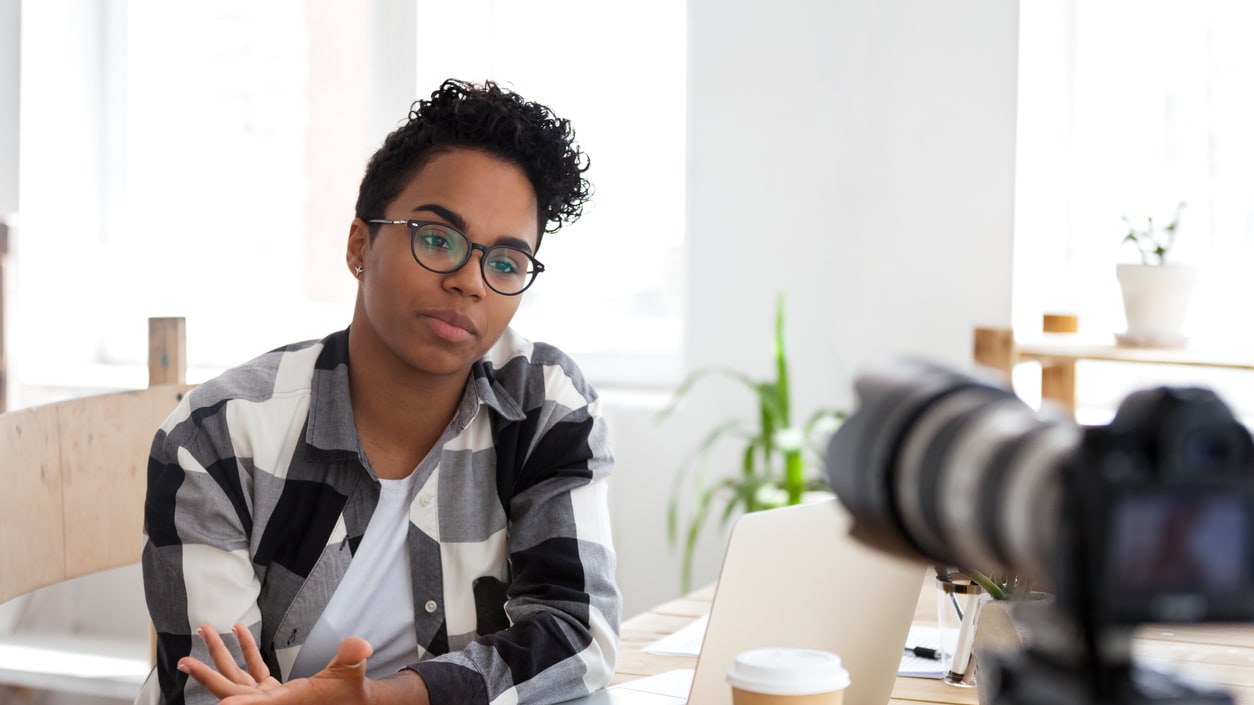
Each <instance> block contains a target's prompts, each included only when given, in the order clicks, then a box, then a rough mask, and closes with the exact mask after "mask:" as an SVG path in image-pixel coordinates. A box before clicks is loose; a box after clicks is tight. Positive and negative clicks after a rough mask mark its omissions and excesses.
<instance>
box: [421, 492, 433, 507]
mask: <svg viewBox="0 0 1254 705" xmlns="http://www.w3.org/2000/svg"><path fill="white" fill-rule="evenodd" d="M418 504H419V505H420V506H423V507H425V506H427V505H429V504H431V495H429V494H424V495H423V496H421V497H419V498H418Z"/></svg>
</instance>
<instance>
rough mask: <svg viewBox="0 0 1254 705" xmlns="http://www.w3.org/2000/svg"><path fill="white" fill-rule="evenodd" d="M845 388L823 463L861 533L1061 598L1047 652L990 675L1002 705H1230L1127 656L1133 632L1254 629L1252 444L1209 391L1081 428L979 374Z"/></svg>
mask: <svg viewBox="0 0 1254 705" xmlns="http://www.w3.org/2000/svg"><path fill="white" fill-rule="evenodd" d="M855 390H856V392H857V394H858V400H859V407H858V409H857V410H856V411H855V413H854V414H852V415H851V416H850V417H849V419H847V420H846V422H845V423H844V424H843V425H842V426H841V427H840V429H838V430H837V432H836V434H835V435H834V436H833V437H832V440H831V442H830V445H829V448H828V454H827V459H826V462H827V471H828V479H829V482H830V485H831V487H832V489H833V490H834V491H835V493H836V495H837V497H838V498H839V500H840V501H841V503H842V504H843V505H844V506H845V507H846V508H848V509H849V511H850V513H851V514H852V516H853V518H854V526H853V530H852V531H853V535H854V536H855V537H856V538H858V539H859V540H861V541H862V542H864V543H866V544H868V545H870V546H872V547H874V548H878V549H881V550H884V551H887V552H890V553H894V554H897V555H901V556H906V557H914V558H918V559H924V560H927V561H930V562H932V563H935V564H939V565H944V566H952V567H958V568H965V569H974V570H979V571H981V572H983V573H986V574H988V573H996V574H1018V575H1022V576H1025V577H1027V578H1029V579H1031V580H1033V581H1034V582H1036V583H1037V584H1038V585H1042V586H1044V587H1046V589H1048V590H1049V591H1050V592H1053V593H1054V602H1053V605H1052V606H1051V607H1050V608H1049V609H1050V610H1051V611H1052V614H1053V615H1054V617H1053V618H1052V621H1053V622H1057V623H1061V624H1063V625H1064V626H1062V627H1058V628H1057V632H1058V633H1055V634H1054V635H1053V638H1052V640H1051V643H1052V646H1051V647H1049V648H1046V649H1033V648H1031V647H1029V649H1027V650H1026V651H1025V653H1021V654H1010V655H997V656H995V657H992V658H989V659H988V672H987V673H986V676H987V677H988V679H989V680H996V681H997V682H998V692H999V693H1000V695H999V696H998V697H996V698H995V699H994V702H996V703H999V705H1008V704H1012V703H1050V702H1064V701H1065V702H1069V703H1071V702H1081V703H1082V702H1092V703H1140V702H1158V703H1162V702H1172V703H1214V702H1230V699H1229V698H1228V697H1227V696H1225V695H1222V694H1215V693H1212V692H1209V691H1196V690H1192V689H1189V688H1186V687H1184V686H1182V685H1181V684H1177V683H1174V682H1172V681H1171V679H1164V677H1162V676H1161V674H1151V675H1146V674H1144V673H1139V672H1138V670H1137V669H1136V668H1135V667H1134V666H1133V665H1132V663H1131V656H1130V654H1131V639H1132V629H1133V628H1134V627H1135V626H1136V625H1139V624H1145V623H1150V622H1174V623H1183V622H1202V621H1209V622H1245V621H1249V620H1251V618H1254V441H1251V436H1250V433H1249V431H1248V430H1247V429H1246V428H1245V427H1244V426H1243V425H1242V424H1241V423H1240V422H1239V421H1238V420H1237V419H1236V418H1235V417H1234V416H1233V414H1232V412H1231V410H1230V409H1229V408H1228V407H1227V406H1226V405H1225V404H1224V403H1223V402H1222V401H1221V400H1220V399H1219V397H1217V396H1216V395H1215V394H1214V393H1213V392H1211V391H1209V390H1206V389H1200V388H1168V387H1160V388H1155V389H1149V390H1144V391H1139V392H1136V393H1133V394H1132V395H1130V396H1129V397H1128V398H1126V399H1125V400H1124V401H1123V402H1122V403H1121V404H1120V406H1119V409H1118V411H1117V412H1116V414H1115V417H1114V419H1113V420H1112V421H1111V423H1110V424H1108V425H1105V426H1089V427H1081V426H1078V425H1077V424H1076V423H1075V422H1074V421H1073V420H1072V419H1071V417H1070V416H1069V415H1067V414H1063V413H1059V412H1056V411H1051V409H1050V407H1048V406H1046V407H1045V408H1044V409H1043V410H1042V411H1036V410H1033V409H1032V408H1031V407H1029V406H1028V405H1027V404H1025V403H1024V402H1023V401H1022V400H1020V399H1018V397H1016V396H1015V395H1014V393H1013V392H1012V391H1010V390H1009V388H1008V387H1007V386H1006V384H1005V382H1004V381H1003V380H1002V379H1001V378H1000V377H999V376H997V375H995V374H994V373H992V372H991V371H985V370H975V371H973V372H959V371H956V370H953V369H950V368H947V367H943V366H940V365H936V364H932V363H928V362H924V361H919V360H894V361H890V362H888V363H886V364H883V365H880V366H878V367H875V368H872V369H871V370H869V371H867V372H866V373H864V374H863V375H861V376H860V377H859V378H858V379H857V381H856V383H855ZM1045 621H1046V622H1048V621H1049V620H1045ZM1050 628H1051V629H1053V627H1050ZM1060 633H1061V634H1063V636H1059V634H1060ZM1059 644H1064V645H1065V647H1064V648H1062V649H1059V648H1058V645H1059ZM981 672H982V673H984V672H985V667H984V666H981ZM1008 684H1009V685H1008ZM1014 684H1017V686H1016V685H1014ZM1025 684H1033V685H1032V686H1031V687H1030V688H1029V689H1028V690H1027V691H1025V690H1024V688H1025ZM1042 688H1043V689H1044V690H1043V691H1041V692H1037V691H1038V690H1039V689H1042Z"/></svg>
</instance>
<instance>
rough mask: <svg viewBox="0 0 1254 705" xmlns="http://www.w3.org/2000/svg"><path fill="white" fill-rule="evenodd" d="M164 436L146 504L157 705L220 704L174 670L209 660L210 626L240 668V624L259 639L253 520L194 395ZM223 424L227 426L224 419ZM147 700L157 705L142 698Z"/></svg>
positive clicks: (152, 464) (241, 484) (231, 464)
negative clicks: (191, 660) (236, 628)
mask: <svg viewBox="0 0 1254 705" xmlns="http://www.w3.org/2000/svg"><path fill="white" fill-rule="evenodd" d="M191 398H192V395H189V396H188V398H186V399H184V401H183V402H182V404H181V405H180V406H179V407H178V408H177V409H176V410H175V412H174V413H173V414H172V415H171V416H170V418H169V419H167V421H166V422H165V423H164V424H163V425H162V427H161V428H160V429H159V430H158V431H157V434H156V437H155V438H154V440H153V444H152V450H151V453H150V456H149V460H148V492H147V497H146V499H145V503H144V534H145V543H144V550H143V559H142V565H143V579H144V593H145V597H146V600H147V603H148V612H149V615H150V617H151V618H152V622H153V627H154V629H155V631H156V640H157V664H156V678H155V679H152V678H150V679H149V681H150V682H149V684H147V685H146V688H148V687H152V686H153V684H154V682H155V684H156V686H157V687H159V689H160V693H159V697H157V698H155V701H156V702H161V703H171V704H175V703H189V704H193V703H217V702H218V699H217V698H215V697H213V695H212V694H210V693H209V692H207V691H206V690H204V688H203V687H202V686H201V685H200V684H199V683H198V682H197V681H196V680H195V679H192V678H190V677H189V676H187V675H186V674H184V673H182V672H180V671H179V670H178V669H177V665H178V661H179V659H181V658H183V657H184V656H194V657H196V658H198V659H200V660H202V661H205V662H207V663H212V660H211V659H210V658H209V654H208V651H207V649H206V648H205V643H204V640H203V639H201V638H200V637H199V636H196V630H197V629H198V628H199V627H200V625H201V624H209V625H211V626H212V627H213V628H214V629H216V630H217V631H218V632H219V633H220V634H221V635H222V639H223V642H224V643H226V644H227V646H228V647H229V648H230V649H231V650H232V651H233V652H234V653H235V657H236V661H237V662H238V663H243V659H242V655H241V653H240V650H239V644H238V641H237V640H236V638H235V637H234V635H232V634H231V633H230V628H231V626H232V625H233V624H236V623H240V624H244V625H247V626H248V627H249V628H250V629H251V630H252V631H253V636H254V637H255V638H259V634H260V626H261V614H260V611H259V610H258V607H257V596H258V594H259V591H260V581H259V579H258V576H257V575H256V572H255V570H254V567H253V564H252V561H251V559H250V557H249V552H248V535H249V530H250V528H251V519H250V516H249V511H248V508H249V506H250V503H249V502H248V501H247V498H246V496H247V495H246V486H245V482H246V478H245V476H244V475H243V474H242V473H241V472H240V471H239V468H238V464H237V463H236V462H235V460H234V458H232V457H230V456H231V454H230V453H229V445H230V444H229V442H228V443H226V446H227V447H228V452H227V453H222V452H220V451H219V450H218V449H217V448H215V445H220V444H218V443H215V442H214V441H213V440H212V438H211V436H213V435H214V434H212V433H207V432H204V429H203V428H202V427H201V426H200V423H201V422H203V421H204V417H203V415H199V414H198V415H197V418H199V421H196V420H194V419H193V414H192V410H191V406H190V405H189V401H188V399H191ZM216 421H218V422H221V423H225V421H224V420H223V419H221V418H217V419H216ZM143 699H144V700H145V701H146V702H152V701H154V699H153V698H151V694H150V693H147V692H146V693H145V697H144V698H143Z"/></svg>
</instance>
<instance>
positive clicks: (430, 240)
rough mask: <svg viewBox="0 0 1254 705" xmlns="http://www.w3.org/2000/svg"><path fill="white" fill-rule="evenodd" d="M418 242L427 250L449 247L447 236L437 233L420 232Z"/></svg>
mask: <svg viewBox="0 0 1254 705" xmlns="http://www.w3.org/2000/svg"><path fill="white" fill-rule="evenodd" d="M418 242H420V243H422V246H423V247H424V248H426V249H428V250H447V249H448V248H449V241H448V238H446V237H444V236H443V235H440V234H438V233H420V234H419V235H418Z"/></svg>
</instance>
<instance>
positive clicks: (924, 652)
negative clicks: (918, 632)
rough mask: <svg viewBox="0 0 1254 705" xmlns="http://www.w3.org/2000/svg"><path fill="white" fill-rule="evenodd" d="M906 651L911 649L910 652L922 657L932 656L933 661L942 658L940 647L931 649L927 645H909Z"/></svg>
mask: <svg viewBox="0 0 1254 705" xmlns="http://www.w3.org/2000/svg"><path fill="white" fill-rule="evenodd" d="M906 651H909V652H910V653H912V654H914V655H915V656H918V657H920V658H930V659H932V660H933V661H939V660H940V650H939V649H929V648H927V647H926V646H907V647H906Z"/></svg>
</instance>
